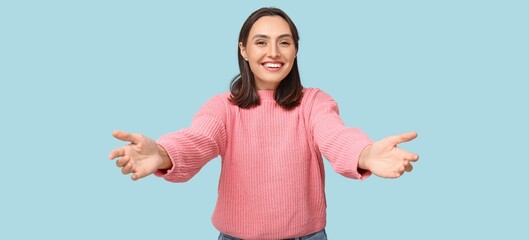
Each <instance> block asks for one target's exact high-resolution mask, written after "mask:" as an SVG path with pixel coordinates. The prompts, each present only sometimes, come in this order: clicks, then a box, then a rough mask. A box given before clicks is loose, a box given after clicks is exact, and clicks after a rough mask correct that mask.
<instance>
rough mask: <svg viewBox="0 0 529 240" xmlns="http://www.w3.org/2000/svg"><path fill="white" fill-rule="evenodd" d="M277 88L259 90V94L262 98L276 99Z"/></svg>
mask: <svg viewBox="0 0 529 240" xmlns="http://www.w3.org/2000/svg"><path fill="white" fill-rule="evenodd" d="M274 92H275V90H257V94H258V95H259V98H260V99H261V100H264V99H274Z"/></svg>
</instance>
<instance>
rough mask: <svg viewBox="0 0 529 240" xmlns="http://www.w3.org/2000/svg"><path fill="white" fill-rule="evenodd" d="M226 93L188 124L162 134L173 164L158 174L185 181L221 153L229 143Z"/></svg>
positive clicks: (158, 142) (160, 140) (162, 139)
mask: <svg viewBox="0 0 529 240" xmlns="http://www.w3.org/2000/svg"><path fill="white" fill-rule="evenodd" d="M223 97H225V96H224V95H218V96H215V97H213V98H212V99H210V100H209V101H208V102H206V103H205V104H204V105H203V106H202V107H201V108H200V110H199V112H198V113H197V114H196V115H195V117H194V118H193V121H192V123H191V126H190V127H189V128H185V129H181V130H179V131H177V132H174V133H169V134H166V135H164V136H162V137H160V138H159V139H158V140H157V141H156V143H157V144H158V145H160V146H161V147H163V148H164V149H165V151H166V152H167V154H168V155H169V158H170V159H171V162H172V163H173V167H172V168H171V169H169V170H165V171H162V170H160V171H157V172H155V175H156V176H158V177H163V178H164V179H165V180H167V181H170V182H186V181H188V180H189V179H191V178H192V177H193V176H194V175H195V174H197V173H198V171H200V169H201V168H202V167H203V166H204V165H206V163H208V162H209V161H210V160H211V159H213V158H215V157H217V156H218V155H219V154H222V153H223V152H224V150H225V145H226V129H225V119H226V118H225V106H224V102H225V101H223Z"/></svg>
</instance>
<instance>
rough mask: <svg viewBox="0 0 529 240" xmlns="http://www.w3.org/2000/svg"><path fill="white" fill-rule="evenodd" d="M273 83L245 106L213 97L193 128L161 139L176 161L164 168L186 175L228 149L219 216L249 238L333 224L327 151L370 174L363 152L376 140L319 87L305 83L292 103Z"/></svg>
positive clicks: (348, 172)
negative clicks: (348, 120)
mask: <svg viewBox="0 0 529 240" xmlns="http://www.w3.org/2000/svg"><path fill="white" fill-rule="evenodd" d="M273 95H274V92H273V91H272V90H260V91H259V97H260V99H261V104H260V105H259V106H257V107H254V108H250V109H242V108H239V107H237V106H236V105H233V104H231V103H230V102H229V100H228V98H229V96H230V95H229V93H224V94H220V95H217V96H215V97H213V98H212V99H210V100H209V101H208V102H207V103H206V104H204V106H203V107H202V108H201V109H200V111H199V112H198V113H197V115H196V116H195V117H194V119H193V122H192V125H191V126H190V127H189V128H186V129H182V130H180V131H177V132H175V133H170V134H167V135H164V136H162V137H161V138H160V139H158V141H157V143H158V144H159V145H161V146H162V147H163V148H164V149H165V150H166V151H167V153H168V154H169V157H170V158H171V161H172V162H173V168H172V169H170V170H169V171H166V172H162V171H159V172H157V173H156V175H157V176H161V177H163V178H165V179H166V180H168V181H171V182H185V181H187V180H189V179H190V178H191V177H193V176H194V175H195V174H196V173H197V172H198V171H199V170H200V169H201V168H202V167H203V166H204V165H205V164H206V163H207V162H208V161H209V160H211V159H213V158H215V157H216V156H218V155H220V156H221V159H222V170H221V175H220V182H219V189H218V198H217V205H216V208H215V211H214V213H213V217H212V221H213V224H214V225H215V227H216V228H217V229H218V230H219V231H221V232H223V233H225V234H228V235H231V236H234V237H238V238H242V239H250V240H251V239H259V240H263V239H283V238H294V237H299V236H304V235H308V234H310V233H314V232H317V231H319V230H321V229H323V228H325V225H326V202H325V192H324V184H325V173H324V169H323V162H322V154H323V156H324V157H325V158H326V159H328V160H329V162H330V163H331V165H332V167H333V168H334V170H335V171H336V172H337V173H340V174H342V175H344V176H345V177H349V178H356V179H364V178H366V177H368V176H369V175H370V172H367V171H360V172H359V170H358V168H357V166H358V158H359V156H360V153H361V151H362V150H363V149H364V148H365V147H366V146H367V145H368V144H370V143H371V140H370V139H369V137H368V136H367V135H366V134H364V133H363V132H362V131H361V130H359V129H355V128H348V127H345V126H344V125H343V122H342V120H341V118H340V117H339V114H338V106H337V104H336V102H335V101H334V100H333V99H332V98H331V97H330V96H329V95H327V94H326V93H324V92H323V91H321V90H319V89H309V88H307V89H304V91H303V99H302V102H301V105H300V106H298V107H296V108H295V109H293V110H284V109H283V108H281V107H280V106H279V105H278V104H277V103H276V102H275V101H274V98H273Z"/></svg>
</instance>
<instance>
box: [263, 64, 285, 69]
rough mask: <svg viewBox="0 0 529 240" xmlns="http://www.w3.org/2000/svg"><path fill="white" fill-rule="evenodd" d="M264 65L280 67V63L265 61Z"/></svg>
mask: <svg viewBox="0 0 529 240" xmlns="http://www.w3.org/2000/svg"><path fill="white" fill-rule="evenodd" d="M264 66H265V67H268V68H279V67H281V63H265V64H264Z"/></svg>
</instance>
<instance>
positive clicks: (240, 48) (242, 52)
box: [239, 42, 248, 61]
mask: <svg viewBox="0 0 529 240" xmlns="http://www.w3.org/2000/svg"><path fill="white" fill-rule="evenodd" d="M239 51H240V52H241V56H242V58H244V59H245V60H246V61H248V56H247V55H246V47H245V46H243V45H242V42H239Z"/></svg>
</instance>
